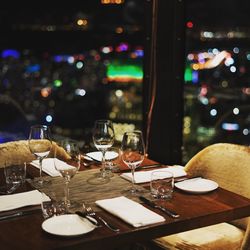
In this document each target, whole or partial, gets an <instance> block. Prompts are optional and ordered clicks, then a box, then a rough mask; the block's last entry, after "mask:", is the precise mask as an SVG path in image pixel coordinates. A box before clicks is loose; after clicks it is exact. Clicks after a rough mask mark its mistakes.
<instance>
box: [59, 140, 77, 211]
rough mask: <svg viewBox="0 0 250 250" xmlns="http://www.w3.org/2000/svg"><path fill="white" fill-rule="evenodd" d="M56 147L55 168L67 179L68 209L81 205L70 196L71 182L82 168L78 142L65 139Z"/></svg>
mask: <svg viewBox="0 0 250 250" xmlns="http://www.w3.org/2000/svg"><path fill="white" fill-rule="evenodd" d="M57 144H58V147H57V148H56V149H55V157H54V164H55V169H56V170H57V171H58V172H59V173H60V174H61V176H62V177H63V178H64V180H65V188H64V192H65V198H64V199H65V204H66V207H67V208H68V209H71V208H76V207H78V206H79V204H78V203H77V202H73V201H71V200H70V198H69V183H70V181H71V179H72V178H73V177H74V176H75V174H76V173H77V172H78V170H79V168H80V160H81V154H80V150H79V147H78V145H77V143H76V142H74V141H69V140H63V141H61V142H59V143H57Z"/></svg>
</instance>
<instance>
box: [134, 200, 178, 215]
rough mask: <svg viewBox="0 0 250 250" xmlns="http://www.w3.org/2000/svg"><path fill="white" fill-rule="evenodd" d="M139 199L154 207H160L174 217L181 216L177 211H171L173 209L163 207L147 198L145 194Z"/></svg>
mask: <svg viewBox="0 0 250 250" xmlns="http://www.w3.org/2000/svg"><path fill="white" fill-rule="evenodd" d="M139 199H140V200H141V201H142V202H144V203H145V204H147V205H148V206H150V207H152V208H158V209H160V210H161V211H163V212H165V213H166V214H167V215H169V216H170V217H172V218H178V217H180V215H179V214H177V213H175V212H173V211H171V210H169V209H167V208H165V207H162V206H159V205H157V204H155V203H154V202H153V201H151V200H149V199H147V198H145V197H144V196H139Z"/></svg>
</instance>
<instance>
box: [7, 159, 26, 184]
mask: <svg viewBox="0 0 250 250" xmlns="http://www.w3.org/2000/svg"><path fill="white" fill-rule="evenodd" d="M4 175H5V181H6V184H7V185H11V186H13V185H15V184H23V183H24V182H25V178H26V162H17V163H15V164H11V165H8V164H7V163H5V167H4Z"/></svg>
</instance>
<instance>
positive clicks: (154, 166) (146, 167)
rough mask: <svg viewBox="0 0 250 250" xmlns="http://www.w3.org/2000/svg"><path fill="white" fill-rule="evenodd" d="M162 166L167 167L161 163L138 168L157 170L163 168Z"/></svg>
mask: <svg viewBox="0 0 250 250" xmlns="http://www.w3.org/2000/svg"><path fill="white" fill-rule="evenodd" d="M161 166H165V165H164V164H161V163H155V164H148V165H143V166H140V167H138V169H148V168H156V167H161Z"/></svg>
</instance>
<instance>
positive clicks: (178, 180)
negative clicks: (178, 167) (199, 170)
mask: <svg viewBox="0 0 250 250" xmlns="http://www.w3.org/2000/svg"><path fill="white" fill-rule="evenodd" d="M201 178H202V177H201V176H197V177H193V178H188V177H183V178H181V179H176V180H174V182H182V181H185V182H186V181H187V182H189V181H190V182H192V181H195V180H198V179H201Z"/></svg>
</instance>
